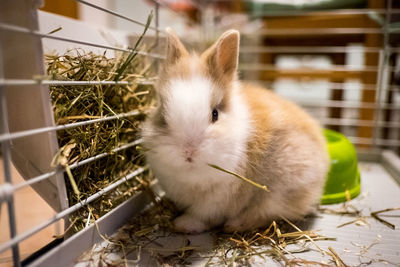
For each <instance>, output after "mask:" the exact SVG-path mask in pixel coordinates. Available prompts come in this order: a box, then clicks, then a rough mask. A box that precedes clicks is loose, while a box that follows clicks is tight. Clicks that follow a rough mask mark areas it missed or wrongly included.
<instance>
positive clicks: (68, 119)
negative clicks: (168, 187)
mask: <svg viewBox="0 0 400 267" xmlns="http://www.w3.org/2000/svg"><path fill="white" fill-rule="evenodd" d="M151 16H152V15H150V16H149V19H148V22H147V27H148V26H149V24H150V21H151ZM147 27H146V28H145V30H144V32H143V34H142V35H141V36H140V37H139V39H138V41H137V42H136V44H135V46H134V50H136V49H137V48H138V47H139V45H140V42H141V37H142V36H143V35H144V34H145V32H146V30H147ZM140 50H142V51H143V50H145V47H144V46H143V45H141V48H140ZM147 50H149V49H147ZM45 63H46V68H47V75H48V77H47V78H48V79H52V80H61V81H124V82H128V84H129V85H125V84H112V85H71V86H69V85H68V86H66V85H52V86H50V96H51V101H52V107H53V111H54V119H55V122H56V124H57V125H61V124H69V123H75V122H80V121H85V120H90V119H97V118H103V117H106V116H115V115H117V114H121V113H127V112H132V111H139V113H138V114H139V115H137V116H127V117H124V118H119V119H114V120H109V121H104V122H99V123H94V124H89V125H84V126H79V127H74V128H70V129H66V130H61V131H58V132H57V138H58V142H59V146H60V151H59V153H58V155H57V157H56V158H55V160H54V163H55V164H57V165H61V166H63V167H64V168H65V169H66V172H67V177H66V179H65V181H66V186H67V194H68V199H69V204H70V205H74V204H76V203H78V202H79V201H80V200H83V199H85V198H87V197H89V196H90V195H92V194H94V193H96V192H98V191H99V190H100V189H102V188H105V187H106V186H108V185H110V184H112V183H113V182H115V181H116V180H119V179H120V178H121V177H123V176H124V175H127V174H129V173H130V172H132V171H133V170H135V169H137V168H138V167H140V166H144V164H145V163H144V159H143V157H142V155H141V153H140V151H139V150H138V149H135V146H133V147H130V148H128V149H122V150H120V151H118V152H113V151H112V150H113V149H115V148H118V147H121V146H123V145H125V144H128V143H131V142H133V141H135V140H137V139H138V138H139V134H138V133H139V126H140V123H141V122H142V121H143V120H144V118H145V113H146V111H147V110H148V109H149V107H151V106H152V105H153V95H152V85H144V84H141V83H140V82H139V81H143V80H146V81H147V80H149V79H150V78H151V77H154V76H155V73H154V69H155V68H154V64H155V63H156V62H155V60H152V59H150V58H146V57H143V56H138V55H137V53H136V52H132V53H119V54H118V53H117V54H116V56H115V57H114V58H107V57H106V56H105V53H104V54H103V55H96V54H94V53H91V52H90V53H85V52H84V51H82V50H71V51H68V52H67V53H66V54H65V55H46V56H45ZM101 153H109V155H107V156H106V157H103V158H101V159H97V160H95V161H93V162H90V163H88V164H85V165H82V166H80V167H77V168H74V169H70V168H69V167H68V166H70V165H71V164H74V163H77V162H81V161H83V160H85V159H88V158H90V157H93V156H95V155H99V154H101ZM149 177H150V175H149V173H148V172H145V173H143V174H141V175H139V177H138V178H137V179H136V180H135V179H132V181H127V182H126V183H124V184H122V185H120V186H119V187H117V188H116V189H115V190H114V191H112V192H110V193H108V194H107V195H104V196H102V197H100V198H99V199H98V200H96V201H95V202H93V203H92V204H91V207H92V208H93V216H92V217H91V219H90V220H95V219H98V218H99V217H101V216H103V215H104V214H106V213H107V212H108V211H110V210H111V209H112V208H114V207H115V206H117V205H118V204H119V203H121V202H123V201H124V200H126V199H127V198H129V197H130V196H132V195H133V194H134V193H135V192H137V191H138V190H140V189H141V188H142V185H141V183H139V182H138V179H142V180H148V179H149ZM88 217H89V211H88V210H87V209H80V210H79V211H78V212H77V213H75V214H73V215H72V216H71V217H70V220H71V221H75V223H74V225H73V228H74V230H75V231H78V230H80V229H82V228H84V227H85V225H86V224H87V218H88ZM75 218H77V221H76V220H75Z"/></svg>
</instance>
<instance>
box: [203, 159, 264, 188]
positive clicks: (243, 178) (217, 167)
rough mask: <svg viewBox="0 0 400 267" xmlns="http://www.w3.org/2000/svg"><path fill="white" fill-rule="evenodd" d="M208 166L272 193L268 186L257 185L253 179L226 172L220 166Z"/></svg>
mask: <svg viewBox="0 0 400 267" xmlns="http://www.w3.org/2000/svg"><path fill="white" fill-rule="evenodd" d="M208 166H210V167H212V168H214V169H217V170H219V171H222V172H225V173H228V174H230V175H232V176H235V177H236V178H239V179H241V180H242V181H245V182H246V183H249V184H251V185H253V186H255V187H258V188H260V189H262V190H264V191H266V192H270V191H269V189H268V188H267V186H265V185H261V184H259V183H256V182H254V181H252V180H251V179H249V178H246V177H244V176H242V175H239V174H237V173H234V172H232V171H229V170H226V169H224V168H222V167H220V166H217V165H214V164H208Z"/></svg>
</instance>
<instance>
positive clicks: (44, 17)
mask: <svg viewBox="0 0 400 267" xmlns="http://www.w3.org/2000/svg"><path fill="white" fill-rule="evenodd" d="M43 4H44V3H42V2H41V1H34V0H31V1H22V0H14V1H11V0H10V1H8V0H6V1H5V2H4V3H3V7H2V9H1V10H0V14H1V15H0V48H1V50H0V55H1V57H0V59H1V60H0V66H1V68H0V74H1V79H0V98H1V106H0V108H1V128H0V130H1V135H0V142H1V148H2V154H1V157H2V160H3V164H2V166H1V167H2V172H1V176H0V177H1V185H0V200H1V210H0V211H1V215H2V216H1V228H0V229H1V233H0V239H1V244H0V255H2V256H0V264H4V265H6V266H9V265H12V264H13V265H14V266H22V265H23V266H25V265H26V266H55V265H60V266H73V265H77V266H92V265H93V266H95V265H101V264H105V265H107V264H108V265H126V266H127V265H129V266H136V265H151V266H152V265H157V264H159V265H162V264H170V265H186V264H190V263H191V264H195V265H202V264H205V265H207V264H208V265H217V266H220V265H229V264H239V265H241V264H248V265H254V266H265V265H274V264H275V265H281V264H286V265H289V266H291V265H307V264H308V265H313V264H314V265H320V266H328V265H334V266H348V265H351V266H353V265H363V264H365V265H368V264H372V265H376V266H380V265H381V264H391V265H395V266H397V265H399V264H400V254H399V253H400V243H399V237H400V232H399V230H398V229H397V228H398V227H399V226H400V218H399V209H400V187H399V183H400V159H399V155H400V123H399V121H400V120H399V119H400V90H399V81H400V79H399V71H400V60H399V58H400V57H399V51H400V48H399V45H398V44H399V42H398V40H399V26H398V21H399V18H400V15H399V14H400V8H399V4H398V3H396V1H390V0H388V1H380V0H354V1H342V0H320V1H317V0H316V1H289V0H288V1H283V0H282V1H279V0H253V1H250V0H246V1H244V0H234V1H225V0H216V1H200V0H192V1H184V0H182V1H161V0H151V1H131V2H129V1H115V2H114V3H110V2H107V1H84V0H71V1H64V2H63V1H46V3H45V6H44V7H43ZM64 5H65V6H64ZM39 8H42V9H43V8H44V9H45V10H50V11H52V12H53V13H61V14H62V15H64V16H65V15H67V16H70V17H74V18H77V17H78V14H77V11H78V10H79V17H80V18H81V19H83V20H84V21H82V20H76V19H71V18H67V17H64V16H61V15H57V14H53V13H49V12H46V11H42V10H38V9H39ZM151 10H153V14H154V20H153V21H152V22H151V24H148V25H146V19H148V14H150V11H151ZM129 13H131V14H134V16H132V15H129ZM148 22H149V20H148ZM164 26H173V27H174V28H175V30H176V31H177V32H178V33H179V35H181V36H182V37H184V38H182V39H183V40H184V42H185V43H186V44H187V45H189V46H191V47H196V48H198V49H202V48H205V47H207V46H208V45H209V44H211V43H212V42H213V41H214V40H215V39H216V38H217V36H219V35H220V34H221V33H222V32H223V31H224V30H227V29H230V28H236V29H238V30H239V31H240V33H241V47H240V57H239V76H240V79H241V80H244V81H249V82H253V83H258V84H261V85H263V86H264V87H266V88H268V89H270V90H273V91H275V92H277V93H278V94H279V95H283V96H284V97H286V98H288V99H290V100H292V101H293V102H295V103H297V104H299V105H300V106H302V107H303V108H304V109H306V110H307V111H308V112H309V113H310V114H312V116H313V117H315V118H316V119H317V120H318V121H319V122H320V123H321V125H323V126H324V127H326V128H328V129H331V130H335V131H339V132H341V133H343V134H344V135H346V136H347V137H348V139H349V140H350V141H351V142H352V143H353V144H354V145H355V146H356V149H357V153H358V159H359V164H360V170H361V195H360V196H358V197H357V198H355V199H354V200H351V201H348V202H346V204H336V205H329V206H325V205H324V206H321V207H320V209H319V211H318V213H317V214H316V217H315V218H312V219H311V220H306V221H305V222H302V223H301V224H299V225H298V226H300V228H301V229H302V230H304V231H305V232H304V231H302V230H300V229H299V228H298V227H297V226H293V227H296V228H295V229H294V230H296V231H297V232H298V234H297V236H296V237H299V239H301V238H303V239H302V240H300V241H299V242H301V244H302V246H300V247H296V248H292V247H286V245H285V247H282V244H281V243H279V242H280V241H279V240H284V239H282V237H281V236H280V237H279V238H278V241H279V242H278V243H279V245H280V246H281V247H279V249H281V250H279V251H280V252H281V253H284V254H285V255H286V256H280V257H278V256H277V254H276V252H275V254H274V253H272V254H271V253H270V250H269V249H270V248H271V246H267V245H261V246H257V247H254V248H251V249H252V251H251V253H249V252H248V251H246V253H247V254H246V253H244V254H238V255H236V254H235V253H242V252H243V248H241V249H242V250H240V249H239V248H240V246H239V245H238V243H235V244H236V247H233V248H232V247H228V248H225V250H223V251H222V252H221V251H215V250H214V247H215V246H214V245H215V233H214V232H211V233H205V234H201V235H194V236H186V235H180V234H175V233H168V234H166V235H164V236H163V237H162V238H159V237H158V236H157V239H154V240H152V238H153V237H154V236H147V235H146V234H143V236H144V238H145V239H146V240H145V241H146V242H144V241H143V240H139V241H137V242H138V243H137V244H136V246H134V248H133V247H131V248H130V250H127V251H125V250H124V249H122V250H121V249H115V246H116V245H115V243H117V242H118V241H120V239H118V233H120V232H121V231H122V232H123V231H124V230H123V229H127V228H126V227H127V225H126V223H127V222H129V220H131V219H132V218H134V217H137V216H138V215H139V214H140V212H141V211H143V210H144V209H145V208H146V207H148V206H149V205H150V203H151V201H152V198H154V195H152V194H148V192H147V193H146V191H149V190H150V191H152V192H155V193H156V194H157V195H160V196H162V194H163V193H162V189H160V188H159V186H158V184H157V181H156V180H146V179H145V178H146V177H145V176H144V175H149V169H148V168H149V167H148V166H147V165H146V164H145V163H144V162H143V161H140V159H139V160H138V156H137V154H135V153H138V152H137V151H139V153H140V149H141V148H140V142H141V140H140V136H139V135H137V132H135V129H137V127H139V126H138V125H140V122H141V121H143V117H144V116H145V114H146V111H147V108H148V106H144V104H143V103H148V102H149V101H152V100H151V98H146V97H147V96H151V93H150V92H151V90H152V86H153V84H154V81H155V80H156V79H157V73H158V70H159V68H160V66H161V65H160V64H162V60H163V59H164V43H165V42H164V36H165V32H164V30H163V27H164ZM66 51H69V52H68V53H69V54H68V53H66ZM89 52H91V53H92V54H91V56H92V58H89V59H90V60H92V61H96V60H93V57H100V59H99V60H98V62H100V63H99V64H100V65H101V66H102V68H105V67H106V66H108V65H107V64H108V63H106V62H110V60H117V61H116V63H115V62H114V63H110V64H114V65H112V67H110V68H111V70H108V71H103V69H94V70H93V69H90V66H89V65H88V66H86V67H85V68H84V69H85V72H84V75H89V74H90V73H92V75H94V76H84V75H82V76H79V75H78V74H80V73H79V71H73V72H70V71H71V69H72V68H73V67H74V66H75V67H76V68H78V67H77V66H78V65H79V64H82V63H81V62H83V61H82V60H81V59H82V58H85V56H86V55H87V53H89ZM55 54H58V55H57V56H55ZM48 55H50V56H48ZM51 55H52V57H51ZM66 55H67V57H68V60H70V61H68V60H67V57H65V56H66ZM130 57H132V58H135V60H138V62H137V63H135V64H136V65H135V67H134V68H133V71H134V73H129V75H130V76H129V75H128V74H126V73H124V70H125V69H121V67H122V66H124V64H123V63H126V62H127V61H128V60H129V58H130ZM45 59H46V60H47V61H46V64H47V65H46V66H47V70H46V71H47V72H45V69H44V66H45ZM49 60H53V61H51V62H52V63H53V64H54V66H58V67H59V68H61V69H62V71H57V72H52V73H49V68H48V66H49V63H48V62H49ZM74 60H76V61H77V62H78V63H73V62H75V61H74ZM118 60H119V61H118ZM130 60H132V59H130ZM92 61H91V62H92ZM129 62H131V61H129ZM73 64H76V65H73ZM85 64H89V63H85ZM79 66H81V65H79ZM125 67H126V66H125ZM78 69H79V68H78ZM120 70H121V72H119V71H120ZM131 71H132V70H131ZM95 72H99V73H101V72H107V73H108V75H103V76H101V75H100V74H93V73H95ZM71 73H72V74H71ZM88 73H89V74H88ZM110 73H111V74H110ZM63 75H64V76H63ZM65 75H67V76H65ZM121 75H122V76H121ZM123 75H125V76H123ZM117 76H118V77H117ZM120 77H123V79H122V78H121V79H120ZM88 78H89V79H88ZM57 86H58V87H57ZM107 86H108V87H107ZM111 86H115V87H118V88H119V86H120V87H121V88H124V89H119V90H122V91H124V90H125V91H124V92H126V93H121V94H122V96H121V99H123V98H124V99H125V98H128V96H130V95H129V94H130V93H132V92H133V94H134V97H133V96H132V98H135V99H136V100H135V101H133V100H132V101H133V102H135V105H136V106H135V105H133V104H132V105H130V104H129V105H128V104H126V106H127V107H128V109H121V110H120V112H114V106H113V107H108V104H107V103H108V102H107V103H105V102H104V103H105V104H101V105H100V104H99V106H101V107H102V108H104V111H102V112H101V113H99V114H91V113H90V114H88V113H85V112H86V111H87V109H86V108H87V107H84V108H85V109H84V111H85V112H84V113H83V114H78V113H73V114H72V115H71V114H67V113H60V114H64V115H65V114H67V115H65V117H62V116H60V115H59V114H58V113H57V112H56V111H57V108H58V109H60V108H59V107H57V105H56V103H59V102H57V101H59V99H60V98H61V96H58V97H56V98H53V96H52V95H51V93H52V92H54V90H55V89H54V88H62V90H65V92H66V91H72V90H73V89H71V88H79V90H83V91H82V92H83V93H82V94H81V93H80V92H78V94H77V95H74V97H73V98H72V99H71V100H70V102H69V107H70V108H69V109H72V108H71V107H72V106H73V105H74V104H75V103H78V100H80V98H81V97H82V96H81V95H83V94H90V93H92V92H95V93H97V94H100V92H103V91H101V90H100V89H99V88H110V87H111ZM85 88H87V89H85ZM126 88H128V89H126ZM132 88H134V89H132ZM61 92H63V91H61ZM118 92H119V91H118ZM61 94H62V95H64V96H65V95H67V93H61ZM127 94H128V95H127ZM142 97H143V98H142ZM103 98H104V97H103ZM103 98H101V99H103ZM110 98H111V97H110ZM96 99H98V98H96ZM146 101H147V102H146ZM95 102H96V101H95V100H93V99H92V100H88V101H87V102H84V103H85V104H86V105H97V104H96V103H95ZM73 103H74V104H73ZM101 103H103V102H101ZM129 103H131V102H129ZM149 103H150V102H149ZM148 105H151V103H150V104H148ZM104 106H107V107H104ZM132 107H134V109H132ZM65 109H67V108H65ZM98 109H100V108H98ZM102 110H103V109H102ZM78 111H79V110H78ZM78 111H76V112H78ZM108 122H115V123H116V124H112V126H107V127H106V126H104V128H110V127H111V128H112V127H117V126H118V127H121V128H122V127H123V126H121V124H124V123H125V124H129V125H133V126H130V127H128V128H129V129H128V128H127V129H125V128H122V129H123V131H122V132H119V133H118V134H117V136H118V138H117V139H118V140H119V141H118V142H115V143H114V142H111V141H109V140H111V139H112V133H111V132H107V134H108V135H109V139H98V140H101V142H102V143H104V144H105V146H104V147H103V148H102V150H93V151H92V150H90V148H92V147H93V148H94V147H95V145H94V142H96V141H94V140H97V139H96V138H97V137H96V138H93V137H90V136H89V137H87V135H88V134H87V132H90V131H94V132H95V131H98V130H97V129H98V128H99V127H100V128H101V127H103V126H98V125H106V123H108ZM96 125H97V126H96ZM116 125H117V126H116ZM80 127H82V129H84V130H83V131H82V132H81V133H79V136H80V137H81V138H82V139H81V141H76V140H75V141H74V142H72V143H71V142H70V140H71V137H70V136H68V135H67V137H64V139H63V140H64V141H63V142H62V141H61V137H60V136H61V134H60V133H64V132H68V131H72V130H73V129H75V128H80ZM83 127H87V128H83ZM96 127H97V128H96ZM108 130H110V129H108ZM124 131H126V132H124ZM126 133H128V134H126ZM85 136H86V137H85ZM126 136H128V137H126ZM74 138H75V137H74ZM124 138H125V139H124ZM120 139H121V140H122V141H121V140H120ZM84 140H88V144H89V145H88V146H87V147H86V148H85V149H88V151H89V152H87V153H86V154H85V156H84V157H82V158H79V159H76V158H75V159H74V157H73V156H72V153H71V150H73V149H78V147H80V145H79V144H80V143H83V142H84ZM99 142H100V141H99ZM108 143H110V144H111V143H112V144H113V145H107V144H108ZM80 151H81V152H82V151H83V152H85V151H86V150H80ZM83 152H82V153H83ZM109 158H110V159H109ZM55 160H57V161H56V164H55V163H54V162H55ZM62 160H64V161H62ZM130 160H131V161H132V162H134V164H133V165H129V166H128V165H127V164H128V163H127V162H131V161H130ZM137 160H138V161H137ZM99 161H101V163H98V164H97V163H96V162H99ZM115 161H118V162H122V163H121V164H122V165H118V168H117V169H118V170H115V168H114V169H113V172H115V173H117V174H118V175H116V176H118V177H113V179H110V181H109V183H102V184H96V186H93V187H94V188H95V191H94V192H92V193H89V194H87V193H86V192H83V191H82V186H83V185H82V184H83V183H84V182H80V180H79V181H78V180H77V181H78V182H79V183H78V184H77V185H74V183H76V181H74V179H76V177H75V172H74V171H75V170H77V169H80V168H84V167H85V166H91V167H93V168H97V169H107V168H106V167H105V166H109V165H112V164H114V162H115ZM124 162H125V163H124ZM90 164H92V165H90ZM95 164H97V165H95ZM124 164H125V165H126V166H127V167H126V170H125V169H124V170H123V171H121V170H120V168H122V167H121V166H125V165H124ZM116 166H117V165H116ZM71 173H73V174H74V175H72V174H71ZM89 173H90V170H87V172H86V173H85V175H86V176H90V175H93V174H89ZM95 175H98V173H96V174H95ZM107 175H108V176H109V175H110V172H106V174H105V176H107ZM71 176H72V178H71ZM74 177H75V178H74ZM102 177H103V176H102ZM89 184H91V182H89ZM136 187H138V188H139V189H140V190H139V191H137V192H136V191H134V192H133V191H132V188H136ZM109 194H113V195H112V196H113V197H114V198H118V197H117V196H120V195H123V196H124V197H121V201H120V202H119V203H117V204H115V206H114V204H113V205H109V206H110V208H107V212H101V214H100V213H99V214H94V213H92V212H90V210H91V208H90V205H92V204H93V203H95V201H98V202H99V203H100V204H99V205H104V206H101V207H102V208H103V207H108V206H107V204H106V203H103V202H107V201H108V200H107V199H106V198H105V196H107V195H109ZM77 195H78V196H79V197H77V198H76V199H75V200H74V197H76V196H77ZM81 197H82V198H81ZM102 203H103V204H102ZM88 207H89V208H88ZM99 209H100V208H99ZM104 209H106V208H104ZM81 210H84V212H85V213H76V212H79V211H81ZM37 214H39V216H38V219H36V217H35V216H36V215H37ZM76 214H78V215H76ZM83 214H84V215H83ZM73 216H75V217H73ZM384 216H385V217H384ZM77 221H78V222H77ZM78 223H80V224H81V225H83V227H82V228H83V229H79V231H77V232H76V233H73V234H72V232H73V231H71V229H73V228H74V227H76V226H77V224H78ZM124 224H125V226H123V225H124ZM128 225H129V223H128ZM121 227H122V228H121ZM124 227H125V228H124ZM128 228H129V227H128ZM121 229H122V230H121ZM312 229H321V231H322V232H323V235H324V236H325V237H330V238H326V240H322V241H318V238H321V236H317V237H313V236H311V232H307V231H306V230H312ZM145 230H146V229H145ZM141 231H143V229H141ZM150 232H151V231H150ZM130 234H132V233H130ZM153 234H154V233H153ZM133 235H134V234H133ZM109 236H114V237H115V236H117V239H109V238H108V237H109ZM310 236H311V237H310ZM229 238H233V239H234V240H239V241H240V242H244V241H248V239H245V238H244V237H243V236H240V235H239V236H230V237H229ZM240 238H242V239H240ZM131 239H132V240H136V239H135V238H133V237H132V238H131ZM305 239H306V240H307V241H306V240H305ZM310 239H311V240H310ZM321 239H324V238H321ZM308 241H310V242H308ZM231 242H232V240H231ZM307 242H308V243H307ZM295 245H298V244H295ZM313 246H315V247H313ZM146 248H147V249H146ZM246 249H249V247H246ZM275 249H276V248H275ZM279 251H278V252H279ZM218 253H222V254H224V255H223V256H221V255H220V254H218ZM263 253H264V254H263ZM278 254H279V253H278ZM88 255H89V256H88ZM249 255H250V256H249ZM279 255H281V254H279ZM282 255H283V254H282Z"/></svg>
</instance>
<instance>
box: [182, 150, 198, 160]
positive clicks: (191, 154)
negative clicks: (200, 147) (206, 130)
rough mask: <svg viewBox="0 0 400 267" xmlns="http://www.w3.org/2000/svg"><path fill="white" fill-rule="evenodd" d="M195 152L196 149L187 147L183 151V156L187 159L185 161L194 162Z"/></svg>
mask: <svg viewBox="0 0 400 267" xmlns="http://www.w3.org/2000/svg"><path fill="white" fill-rule="evenodd" d="M195 153H196V151H195V150H194V149H185V150H184V152H183V157H184V159H185V162H187V163H193V162H194V158H195Z"/></svg>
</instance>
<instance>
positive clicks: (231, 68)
mask: <svg viewBox="0 0 400 267" xmlns="http://www.w3.org/2000/svg"><path fill="white" fill-rule="evenodd" d="M239 39H240V34H239V32H238V31H236V30H228V31H226V32H224V33H223V34H222V35H221V37H220V38H219V39H218V40H217V41H216V42H215V44H214V45H213V46H211V47H210V48H209V49H207V50H206V51H205V52H204V53H203V55H202V58H203V59H204V60H206V63H207V65H208V68H209V70H210V72H211V74H212V75H226V76H228V77H229V78H233V76H234V75H235V74H236V70H237V65H238V58H239Z"/></svg>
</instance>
